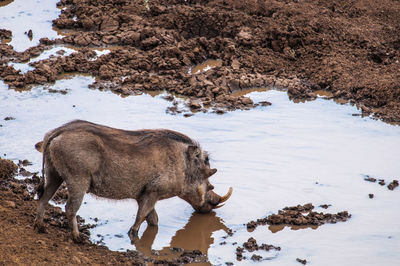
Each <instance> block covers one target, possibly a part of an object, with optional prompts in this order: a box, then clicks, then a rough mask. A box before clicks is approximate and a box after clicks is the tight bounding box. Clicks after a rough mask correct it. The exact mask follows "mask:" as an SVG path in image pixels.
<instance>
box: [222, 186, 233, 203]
mask: <svg viewBox="0 0 400 266" xmlns="http://www.w3.org/2000/svg"><path fill="white" fill-rule="evenodd" d="M232 191H233V189H232V187H230V188H229V191H228V193H226V195H225V196H222V197H221V199H220V201H219V203H223V202H225V201H227V200H228V199H229V198H230V197H231V195H232Z"/></svg>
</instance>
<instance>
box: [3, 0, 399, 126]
mask: <svg viewBox="0 0 400 266" xmlns="http://www.w3.org/2000/svg"><path fill="white" fill-rule="evenodd" d="M59 5H60V6H66V7H67V8H66V9H65V10H63V11H62V13H61V15H60V17H59V18H58V19H56V20H55V21H54V25H55V26H56V27H57V28H59V29H61V30H63V31H64V32H65V34H66V36H65V37H64V38H63V39H58V40H56V41H50V40H47V39H43V40H42V44H41V45H39V46H38V47H34V48H31V49H30V50H29V51H27V52H24V53H15V52H14V51H12V49H11V48H10V47H9V46H8V45H7V44H1V45H0V52H1V53H2V56H1V57H0V60H2V61H3V62H6V61H8V60H10V59H12V58H13V59H17V60H19V61H23V60H27V59H28V58H29V57H31V56H34V55H35V54H37V53H38V51H40V49H43V47H45V46H46V45H51V44H54V43H63V44H69V45H72V46H74V47H82V48H83V49H82V50H79V51H78V52H77V53H75V54H72V55H70V56H67V57H59V58H57V59H49V60H44V61H42V62H38V63H35V67H36V69H35V70H33V71H29V72H28V73H26V74H24V75H22V74H19V73H18V72H16V71H15V70H14V69H13V68H12V67H8V66H5V65H4V63H3V64H2V65H1V66H0V73H1V74H0V76H1V78H2V79H4V80H5V81H6V82H7V83H8V84H9V85H10V86H11V87H23V86H26V85H27V84H38V83H39V84H42V83H46V82H54V80H56V79H57V75H58V74H60V73H63V72H76V71H77V72H83V73H90V74H92V75H95V76H97V77H98V79H97V81H96V82H95V84H93V87H96V88H104V89H111V90H113V91H115V92H117V93H120V94H123V95H130V94H136V93H137V92H140V91H145V90H163V89H166V90H168V91H170V92H173V93H178V94H181V95H186V96H189V97H191V98H192V100H191V101H190V102H189V103H188V105H189V106H191V107H192V109H201V108H205V107H210V106H211V107H213V108H214V109H218V108H226V109H228V110H233V109H236V108H248V107H251V106H253V103H252V101H251V100H250V99H248V98H246V97H243V96H240V97H237V96H233V95H231V93H232V92H234V91H236V90H240V89H245V88H249V87H263V86H276V87H281V88H287V89H288V93H289V95H290V97H291V98H294V99H296V98H297V99H313V98H315V91H318V90H321V89H322V90H326V91H328V92H330V93H332V97H334V98H338V99H344V100H346V101H350V102H353V103H357V104H358V105H359V106H360V107H361V108H362V110H363V112H364V113H367V114H368V113H370V112H375V115H376V116H377V117H379V118H381V119H382V120H384V121H387V122H393V123H400V63H399V61H400V49H399V48H400V17H399V16H398V15H397V14H399V13H400V2H399V1H394V0H379V1H372V0H363V1H346V2H343V1H317V0H309V1H296V0H293V1H289V0H286V1H276V0H275V1H274V0H272V1H261V0H247V1H233V0H215V1H207V0H203V1H201V0H197V1H196V0H188V1H183V0H175V1H163V0H150V1H149V9H146V8H145V6H144V1H143V0H135V1H128V0H112V1H105V0H97V1H93V0H84V1H75V0H61V1H60V3H59ZM74 18H76V19H74ZM0 35H1V36H0V37H2V36H4V38H5V37H7V36H8V35H9V33H7V32H0ZM87 47H113V48H112V50H111V53H109V54H107V55H103V56H101V57H99V58H97V57H95V54H94V52H93V51H92V50H90V49H87ZM206 59H221V60H223V64H222V66H221V67H216V68H214V69H212V70H209V71H207V72H205V73H201V74H197V75H192V74H189V73H188V70H189V69H190V67H192V66H193V65H196V64H199V63H201V62H203V61H205V60H206Z"/></svg>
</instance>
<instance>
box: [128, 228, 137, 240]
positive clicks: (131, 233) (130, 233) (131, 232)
mask: <svg viewBox="0 0 400 266" xmlns="http://www.w3.org/2000/svg"><path fill="white" fill-rule="evenodd" d="M138 235H139V234H138V231H136V230H134V229H132V227H131V229H129V231H128V236H129V238H130V240H131V244H134V243H135V242H136V240H138V239H139V237H138Z"/></svg>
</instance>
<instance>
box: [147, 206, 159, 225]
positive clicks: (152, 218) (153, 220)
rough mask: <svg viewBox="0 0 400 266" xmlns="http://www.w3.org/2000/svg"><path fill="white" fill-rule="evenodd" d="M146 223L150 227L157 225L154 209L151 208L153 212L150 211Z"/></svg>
mask: <svg viewBox="0 0 400 266" xmlns="http://www.w3.org/2000/svg"><path fill="white" fill-rule="evenodd" d="M146 222H147V224H148V225H151V226H154V225H158V215H157V212H156V209H154V208H153V210H151V211H150V213H149V214H148V215H147V217H146Z"/></svg>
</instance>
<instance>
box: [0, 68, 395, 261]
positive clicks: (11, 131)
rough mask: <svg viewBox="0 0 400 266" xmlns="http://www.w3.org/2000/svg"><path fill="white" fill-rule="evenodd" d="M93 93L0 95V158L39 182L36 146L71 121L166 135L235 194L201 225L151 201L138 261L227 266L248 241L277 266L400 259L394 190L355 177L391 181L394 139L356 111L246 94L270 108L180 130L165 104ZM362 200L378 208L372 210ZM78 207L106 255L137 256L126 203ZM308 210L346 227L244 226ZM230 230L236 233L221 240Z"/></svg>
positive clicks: (72, 82) (190, 123)
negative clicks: (207, 155)
mask: <svg viewBox="0 0 400 266" xmlns="http://www.w3.org/2000/svg"><path fill="white" fill-rule="evenodd" d="M91 82H93V78H91V77H82V76H78V77H74V78H72V79H66V80H60V81H58V82H57V83H56V84H55V85H53V86H51V88H52V89H56V90H61V89H68V93H67V94H66V95H62V94H54V93H49V92H48V90H47V89H46V88H43V87H37V88H34V89H32V90H31V91H24V92H15V91H13V90H8V89H7V88H6V86H5V85H4V84H1V85H0V102H1V104H0V117H1V118H2V119H3V118H4V117H6V116H12V117H15V118H16V119H15V120H10V121H4V120H1V122H0V124H2V127H0V152H1V154H3V153H5V154H6V157H7V158H11V159H29V160H30V161H32V162H33V165H32V166H30V167H28V170H31V171H39V170H40V165H41V154H40V153H38V152H37V151H36V150H35V149H34V144H35V143H36V142H38V141H39V140H41V138H42V137H43V135H44V133H45V132H47V131H48V130H50V129H52V128H54V127H57V126H59V125H61V124H62V123H65V122H67V121H69V120H72V119H77V118H79V119H87V120H90V121H93V122H98V123H102V124H107V125H110V126H114V127H119V128H125V129H137V128H171V129H174V130H178V131H181V132H183V133H185V134H187V135H189V136H191V137H193V138H195V139H197V140H199V141H200V143H201V144H202V145H203V147H204V149H206V150H209V151H210V152H211V154H212V161H211V164H212V166H213V167H216V168H218V170H219V171H218V172H217V174H216V175H215V176H214V177H213V178H212V182H213V184H214V185H215V187H216V191H217V192H218V193H225V192H226V191H227V189H228V187H229V186H233V188H234V193H233V195H232V197H231V199H230V200H229V202H228V203H227V204H226V205H225V206H224V207H223V208H220V209H218V210H216V211H215V212H213V213H211V214H209V215H201V214H194V213H193V209H192V208H191V206H190V205H189V204H187V203H186V202H184V201H182V200H180V199H178V198H172V199H168V200H164V201H160V202H159V203H157V205H156V209H157V211H158V213H159V220H160V224H159V227H158V231H157V230H155V229H154V228H153V229H152V228H149V229H148V230H146V224H145V223H144V224H143V225H142V227H141V230H140V235H141V236H142V240H141V241H139V242H138V243H137V246H136V248H137V249H138V250H141V251H142V252H143V253H145V254H159V255H160V256H166V257H170V256H174V252H172V251H171V250H169V247H180V248H186V249H199V250H201V251H203V252H204V253H206V254H208V258H209V260H210V262H211V263H213V264H219V263H224V262H226V261H232V262H235V263H236V262H237V261H236V257H235V253H234V252H235V249H236V247H237V245H233V243H235V242H237V243H239V244H240V243H243V242H244V241H246V240H247V239H248V238H249V237H250V236H253V237H255V238H256V239H257V242H258V243H260V244H261V243H266V244H273V245H275V246H280V247H281V248H282V250H281V251H270V252H263V253H262V252H259V254H260V255H262V256H263V257H264V258H270V259H272V261H277V262H278V261H279V263H281V264H282V265H286V264H287V265H290V264H293V261H294V260H295V259H296V258H297V257H299V258H306V259H307V260H308V261H311V262H313V263H315V265H337V264H344V265H356V264H357V265H395V264H396V262H397V261H398V260H399V259H400V255H399V253H398V247H399V246H400V224H399V222H398V221H399V218H400V214H399V212H398V203H399V200H400V194H399V192H400V190H395V191H389V190H388V189H387V188H386V187H381V186H379V185H377V184H375V183H370V182H366V181H364V180H363V174H369V175H371V176H374V177H379V178H384V179H386V180H387V181H389V180H390V181H391V179H393V178H398V177H399V176H398V175H399V173H400V165H399V164H398V158H399V157H400V128H399V127H396V126H390V125H387V124H384V123H382V122H379V121H375V120H372V119H370V118H360V117H354V116H352V114H353V113H359V111H358V110H357V109H355V108H354V107H352V106H349V105H338V104H335V103H334V102H333V101H327V100H323V99H318V100H316V101H312V102H307V103H302V104H294V103H293V102H291V101H289V100H288V97H287V94H286V93H285V92H280V91H275V90H269V91H266V92H252V93H250V96H251V98H252V99H253V100H254V101H255V102H258V101H264V100H268V101H270V102H271V103H272V105H271V106H268V107H260V108H256V109H254V110H250V111H235V112H231V113H227V114H224V115H222V116H220V115H216V114H212V113H207V114H203V113H198V114H196V115H194V116H192V117H190V118H184V117H183V116H173V115H168V114H166V113H165V109H166V107H168V106H169V105H170V102H167V101H165V100H163V99H162V96H163V94H160V95H158V96H155V97H152V96H150V95H141V96H135V97H127V98H121V97H119V96H117V95H115V94H112V93H111V92H100V91H97V90H90V89H88V88H87V85H88V84H90V83H91ZM369 193H373V194H375V198H374V199H369V198H368V194H369ZM84 202H85V204H83V205H82V207H81V209H80V211H79V214H80V215H81V216H83V217H84V218H85V219H86V220H87V221H88V222H90V223H94V224H98V226H97V227H96V228H94V229H92V241H94V242H101V243H103V244H105V245H107V246H108V247H109V248H110V249H113V250H125V249H135V246H132V245H131V243H130V240H129V238H128V236H127V231H128V230H129V227H130V226H131V225H132V223H133V221H134V218H135V213H136V210H137V205H136V202H135V201H134V200H125V201H118V202H112V201H108V200H101V199H97V198H95V197H92V196H90V195H87V196H86V197H85V199H84ZM308 202H312V203H313V204H314V205H315V206H319V205H321V204H332V206H331V207H329V208H328V209H327V210H325V209H322V208H317V210H318V211H322V212H331V213H336V212H338V211H342V210H348V211H349V212H350V213H351V214H352V215H353V217H352V218H351V219H350V221H348V222H346V223H338V224H333V225H330V224H329V225H324V226H321V227H319V228H315V227H314V228H308V227H307V228H296V227H293V228H289V227H268V226H259V227H257V229H256V230H255V231H254V232H248V231H247V230H246V227H245V226H244V225H243V224H244V223H247V222H248V221H249V220H253V219H256V218H261V217H265V216H266V215H268V214H270V213H272V212H277V210H278V209H281V208H282V207H284V206H288V205H290V206H291V205H296V204H304V203H308ZM94 218H97V219H98V221H97V222H95V219H94ZM227 228H231V229H233V230H234V231H236V232H235V233H234V235H233V236H232V237H228V238H227V239H225V238H224V236H226V235H227V234H226V230H227ZM224 241H225V242H226V244H222V245H221V243H223V242H224ZM151 250H156V251H153V252H152V251H151ZM244 255H245V256H247V257H251V255H252V254H246V253H244ZM268 262H269V261H268ZM241 263H244V264H248V263H250V262H249V260H246V261H244V262H241ZM264 263H267V261H264Z"/></svg>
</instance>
